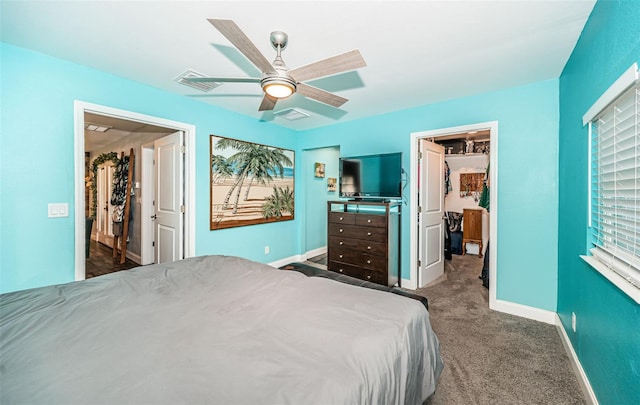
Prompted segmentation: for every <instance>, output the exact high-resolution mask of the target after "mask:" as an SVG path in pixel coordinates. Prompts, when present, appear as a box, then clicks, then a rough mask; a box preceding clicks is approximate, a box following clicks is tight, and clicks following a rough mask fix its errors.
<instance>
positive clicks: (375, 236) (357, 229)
mask: <svg viewBox="0 0 640 405" xmlns="http://www.w3.org/2000/svg"><path fill="white" fill-rule="evenodd" d="M329 235H330V236H342V237H344V238H354V239H362V240H368V241H372V242H384V241H386V240H387V232H386V229H384V228H373V227H366V228H365V227H361V226H358V225H342V224H334V223H330V224H329Z"/></svg>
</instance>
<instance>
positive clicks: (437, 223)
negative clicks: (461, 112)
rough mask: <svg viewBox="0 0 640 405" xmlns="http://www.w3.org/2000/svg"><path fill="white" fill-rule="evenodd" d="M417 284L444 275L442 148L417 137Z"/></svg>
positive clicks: (422, 283)
mask: <svg viewBox="0 0 640 405" xmlns="http://www.w3.org/2000/svg"><path fill="white" fill-rule="evenodd" d="M420 152H421V153H422V158H421V159H420V209H419V212H420V213H419V220H418V223H419V226H420V233H419V234H420V243H419V255H420V256H419V257H420V269H419V272H418V273H419V274H418V287H423V286H424V285H426V284H428V283H430V282H431V281H433V280H435V279H436V278H438V277H440V276H441V275H442V274H444V220H443V216H444V147H443V146H441V145H437V144H435V143H433V142H428V141H425V140H420Z"/></svg>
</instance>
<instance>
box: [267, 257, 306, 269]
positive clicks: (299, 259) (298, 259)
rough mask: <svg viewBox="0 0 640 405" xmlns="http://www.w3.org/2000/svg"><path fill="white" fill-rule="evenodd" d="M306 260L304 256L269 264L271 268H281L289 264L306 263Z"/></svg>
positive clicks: (286, 258)
mask: <svg viewBox="0 0 640 405" xmlns="http://www.w3.org/2000/svg"><path fill="white" fill-rule="evenodd" d="M305 260H306V258H304V255H295V256H289V257H285V258H284V259H280V260H276V261H274V262H270V263H267V264H268V265H269V266H271V267H281V266H284V265H285V264H289V263H293V262H304V261H305Z"/></svg>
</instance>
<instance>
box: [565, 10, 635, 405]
mask: <svg viewBox="0 0 640 405" xmlns="http://www.w3.org/2000/svg"><path fill="white" fill-rule="evenodd" d="M634 62H640V2H638V1H635V0H633V1H632V0H625V1H598V3H596V5H595V7H594V9H593V12H592V14H591V17H590V18H589V21H588V22H587V24H586V26H585V28H584V30H583V32H582V35H581V37H580V40H579V41H578V43H577V45H576V47H575V49H574V51H573V53H572V55H571V57H570V59H569V61H568V62H567V65H566V66H565V68H564V71H563V73H562V75H561V77H560V140H559V141H560V142H559V167H560V177H559V186H560V187H559V189H560V195H559V224H558V225H559V226H558V236H559V242H558V250H559V255H558V314H559V317H560V319H561V321H562V324H563V327H564V329H565V331H566V332H567V335H568V336H569V339H570V340H571V344H572V345H573V348H574V350H575V352H576V354H577V356H578V358H579V360H580V363H581V364H582V367H583V368H584V370H585V372H586V374H587V377H588V378H589V381H590V383H591V386H592V388H593V390H594V392H595V394H596V396H597V398H598V401H599V402H600V403H601V404H616V405H622V404H629V405H630V404H640V305H638V304H636V303H635V302H634V301H632V300H631V299H630V298H629V297H627V296H626V295H625V294H623V293H622V292H621V291H620V290H619V289H618V288H617V287H615V286H613V285H612V284H611V283H610V282H609V281H607V280H606V279H605V278H603V277H602V276H601V275H600V274H599V273H597V272H596V271H595V270H594V269H592V268H591V267H590V266H589V265H587V264H586V263H584V262H583V261H582V260H581V259H580V258H579V255H582V254H585V253H586V252H587V151H588V149H587V148H588V129H587V127H586V126H585V127H583V126H582V116H583V115H584V113H585V112H587V110H588V109H589V107H591V105H592V104H593V103H594V102H595V101H596V100H597V99H598V97H600V95H601V94H602V93H603V92H604V91H605V90H606V89H607V88H608V87H609V86H610V85H611V84H612V83H613V82H614V81H615V80H616V79H617V78H618V77H619V76H620V75H621V74H622V73H623V72H624V71H625V70H626V69H627V68H628V67H629V66H631V65H632V64H633V63H634ZM571 312H575V313H576V316H577V332H576V333H574V332H573V330H572V329H571Z"/></svg>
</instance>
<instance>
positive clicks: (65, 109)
mask: <svg viewBox="0 0 640 405" xmlns="http://www.w3.org/2000/svg"><path fill="white" fill-rule="evenodd" d="M0 47H1V48H0V52H1V53H0V56H1V58H2V75H1V82H0V85H1V89H0V91H1V96H2V105H1V117H2V122H1V125H2V126H1V129H2V132H1V144H0V145H1V152H0V164H1V176H2V177H1V178H2V183H1V187H2V188H1V196H0V207H1V211H0V221H1V230H0V241H1V242H0V243H1V246H2V251H1V258H0V291H1V292H7V291H13V290H19V289H24V288H30V287H37V286H42V285H47V284H54V283H64V282H69V281H73V280H74V249H75V246H74V212H75V207H74V110H73V108H74V100H80V101H84V102H89V103H94V104H100V105H105V106H109V107H113V108H118V109H123V110H129V111H134V112H137V113H141V114H147V115H152V116H157V117H161V118H165V119H170V120H174V121H179V122H184V123H188V124H193V125H195V126H196V146H195V147H196V247H195V250H196V254H198V255H203V254H214V253H224V254H236V255H241V256H243V257H247V258H249V259H254V260H256V261H261V262H269V261H273V260H275V259H279V258H284V257H290V256H293V255H295V254H297V253H298V252H299V249H300V248H299V242H298V239H297V238H296V232H297V229H298V227H297V222H298V221H299V220H300V219H299V217H297V216H296V219H295V220H294V221H287V222H281V223H272V224H265V225H261V226H249V227H241V228H233V229H226V230H217V231H210V230H209V219H208V218H209V206H208V204H209V167H208V166H209V164H208V162H209V135H210V134H216V135H220V136H226V137H231V138H237V139H243V140H247V141H254V142H259V143H265V144H269V145H272V146H279V147H283V148H288V149H296V133H295V132H294V131H291V130H287V129H285V128H282V127H279V126H276V125H273V124H271V123H268V122H260V121H257V120H255V119H253V118H250V117H246V116H242V115H239V114H236V113H233V112H230V111H227V110H224V109H221V108H216V107H213V106H210V105H207V104H205V103H202V102H199V101H197V100H195V99H189V98H188V97H183V96H178V95H174V94H170V93H167V92H164V91H161V90H158V89H156V88H152V87H149V86H146V85H142V84H140V83H137V82H133V81H130V80H126V79H123V78H120V77H117V76H113V75H110V74H106V73H103V72H100V71H97V70H94V69H91V68H88V67H85V66H80V65H77V64H73V63H70V62H68V61H64V60H60V59H56V58H53V57H50V56H47V55H44V54H41V53H37V52H33V51H31V50H27V49H23V48H19V47H15V46H12V45H9V44H6V43H0ZM256 102H257V101H256ZM256 105H257V104H256ZM301 198H302V196H300V195H297V200H296V203H298V204H299V203H300V201H302V200H301ZM52 202H54V203H61V202H67V203H69V217H66V218H55V219H52V218H47V204H48V203H52ZM274 235H277V237H274ZM267 241H268V242H269V243H270V246H271V254H270V255H269V256H267V255H265V254H264V245H265V244H266V243H265V242H267Z"/></svg>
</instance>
